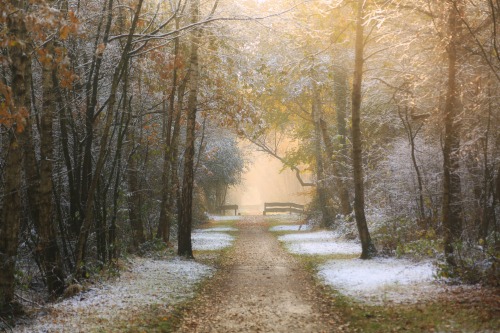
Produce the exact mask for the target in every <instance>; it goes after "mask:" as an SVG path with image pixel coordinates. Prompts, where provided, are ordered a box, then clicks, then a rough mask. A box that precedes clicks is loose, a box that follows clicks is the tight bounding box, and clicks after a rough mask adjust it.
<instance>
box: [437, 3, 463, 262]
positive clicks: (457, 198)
mask: <svg viewBox="0 0 500 333" xmlns="http://www.w3.org/2000/svg"><path fill="white" fill-rule="evenodd" d="M458 2H459V1H455V0H453V1H449V17H448V34H449V37H450V40H449V44H448V45H447V54H448V89H447V92H446V103H445V108H444V115H443V116H444V147H443V216H442V223H443V231H444V253H445V257H446V262H447V263H448V264H449V265H451V266H455V265H456V262H455V258H454V244H455V242H457V241H458V240H460V237H461V234H462V203H461V196H462V195H461V180H460V175H459V173H458V172H459V166H460V160H459V151H460V127H459V119H457V116H458V111H459V103H460V102H459V100H458V87H457V79H456V75H457V48H458V43H459V18H458V14H457V12H456V10H455V6H457V7H458Z"/></svg>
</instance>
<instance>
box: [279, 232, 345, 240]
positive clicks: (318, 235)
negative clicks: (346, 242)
mask: <svg viewBox="0 0 500 333" xmlns="http://www.w3.org/2000/svg"><path fill="white" fill-rule="evenodd" d="M339 237H340V235H339V234H338V233H335V232H333V231H316V232H308V233H300V234H288V235H283V236H279V237H278V240H279V241H281V242H304V241H328V240H334V239H338V238H339Z"/></svg>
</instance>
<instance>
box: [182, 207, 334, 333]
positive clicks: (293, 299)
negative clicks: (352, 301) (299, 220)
mask: <svg viewBox="0 0 500 333" xmlns="http://www.w3.org/2000/svg"><path fill="white" fill-rule="evenodd" d="M237 227H238V229H239V232H238V238H237V240H236V242H235V245H234V249H233V250H232V252H231V254H230V255H229V257H228V258H227V260H226V261H225V263H224V264H223V267H222V268H221V271H220V272H219V273H218V274H217V276H216V277H215V278H214V279H213V280H212V281H210V283H209V284H208V286H207V287H206V288H205V290H203V291H202V293H201V294H200V296H199V298H198V299H196V300H195V302H193V304H194V306H193V308H191V309H189V310H187V311H186V313H185V314H184V318H183V320H182V322H181V325H180V328H179V330H178V332H181V333H188V332H189V333H191V332H200V333H201V332H203V333H205V332H207V333H208V332H301V333H302V332H333V331H335V328H336V327H337V328H338V326H337V325H336V322H338V318H337V317H336V316H335V315H333V314H331V313H327V311H326V309H324V308H322V306H321V302H320V301H319V300H318V297H317V292H316V290H315V287H314V285H313V281H312V278H311V277H310V274H307V273H306V272H305V271H304V270H303V269H302V268H301V267H300V265H299V263H298V262H297V261H296V260H295V259H294V258H293V257H292V256H291V255H289V254H288V253H286V252H285V251H284V250H283V249H282V248H281V247H280V246H279V243H278V241H277V240H276V238H275V237H274V236H273V235H272V234H271V233H270V232H269V231H268V229H269V224H268V223H266V222H265V219H264V218H263V217H259V216H249V217H245V218H244V219H243V220H242V221H240V222H239V223H238V224H237Z"/></svg>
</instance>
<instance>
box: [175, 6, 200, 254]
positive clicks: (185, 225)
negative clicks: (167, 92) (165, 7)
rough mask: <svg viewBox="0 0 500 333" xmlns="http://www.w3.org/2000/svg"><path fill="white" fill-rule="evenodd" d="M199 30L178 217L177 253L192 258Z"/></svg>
mask: <svg viewBox="0 0 500 333" xmlns="http://www.w3.org/2000/svg"><path fill="white" fill-rule="evenodd" d="M192 3H193V8H192V10H193V23H195V22H198V19H199V15H200V14H199V10H200V8H199V5H200V3H199V0H193V2H192ZM200 35H201V30H200V29H199V28H197V29H196V30H195V31H194V32H193V36H192V42H191V59H190V68H189V72H190V74H189V83H190V87H189V97H188V107H187V128H186V150H185V152H184V176H183V180H182V198H181V212H180V218H179V231H178V250H177V254H178V255H180V256H184V257H187V258H193V248H192V243H191V226H192V222H193V221H192V217H193V189H194V159H195V149H194V147H195V141H196V112H197V107H198V80H199V75H200V73H199V63H198V44H199V42H200V37H201V36H200Z"/></svg>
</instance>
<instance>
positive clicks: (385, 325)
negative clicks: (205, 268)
mask: <svg viewBox="0 0 500 333" xmlns="http://www.w3.org/2000/svg"><path fill="white" fill-rule="evenodd" d="M295 257H296V258H298V259H299V261H300V262H301V263H302V265H303V267H304V268H305V269H306V270H307V271H308V272H309V273H310V274H312V275H313V276H314V279H315V282H316V287H317V288H318V291H319V292H320V293H321V294H322V296H323V297H324V299H326V300H328V301H327V302H325V303H326V304H329V307H330V311H331V312H332V313H336V314H338V315H339V316H340V317H341V318H342V321H343V322H345V323H347V324H346V325H345V330H346V331H349V332H363V333H372V332H373V333H375V332H377V333H378V332H449V333H452V332H492V333H493V332H499V331H500V296H499V293H498V291H499V290H498V289H496V290H493V289H477V288H476V289H474V288H463V289H462V290H459V291H453V292H450V293H447V294H443V295H436V298H435V299H433V300H432V301H426V302H424V301H421V302H418V301H417V302H415V303H412V304H394V303H387V304H383V305H370V304H366V303H361V302H359V301H356V300H354V299H353V298H350V297H347V296H345V295H342V294H341V293H339V292H338V291H336V290H335V289H333V288H331V287H329V286H325V285H324V284H323V282H322V281H320V280H319V279H318V278H317V267H318V266H319V265H320V264H322V263H324V262H325V261H326V258H325V257H327V256H304V255H295ZM367 278H369V277H367ZM325 303H324V304H325Z"/></svg>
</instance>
